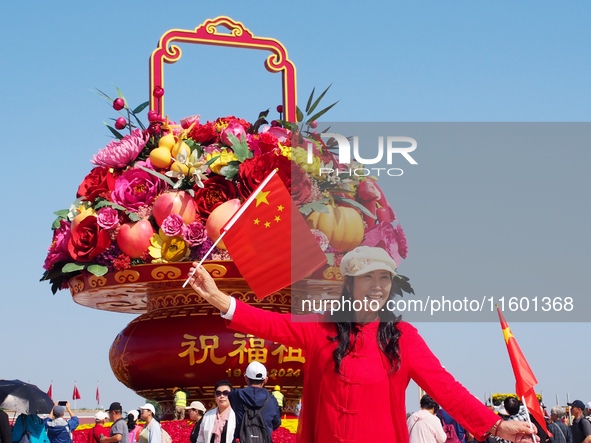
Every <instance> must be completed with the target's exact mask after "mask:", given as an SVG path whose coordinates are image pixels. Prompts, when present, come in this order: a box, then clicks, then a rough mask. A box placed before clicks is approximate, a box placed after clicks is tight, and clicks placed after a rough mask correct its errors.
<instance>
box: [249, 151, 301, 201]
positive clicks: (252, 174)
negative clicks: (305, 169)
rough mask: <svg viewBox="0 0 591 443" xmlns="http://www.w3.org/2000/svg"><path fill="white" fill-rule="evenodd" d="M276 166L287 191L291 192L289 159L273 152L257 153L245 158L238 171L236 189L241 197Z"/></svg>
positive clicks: (252, 189) (250, 191)
mask: <svg viewBox="0 0 591 443" xmlns="http://www.w3.org/2000/svg"><path fill="white" fill-rule="evenodd" d="M275 168H277V169H278V171H277V174H278V175H279V177H280V178H281V181H283V184H284V185H285V187H286V188H287V190H288V191H290V192H291V161H290V160H288V159H287V157H285V156H283V155H276V154H275V153H273V152H268V153H266V154H262V155H259V156H257V157H253V158H250V159H248V160H245V161H244V163H242V164H241V165H240V170H239V171H238V176H239V182H238V191H239V192H240V195H241V196H242V197H243V198H245V199H246V198H248V196H249V195H250V194H251V193H252V191H254V190H255V189H256V188H257V186H258V185H259V184H260V183H261V182H262V181H263V180H264V179H265V178H266V177H267V176H268V175H269V174H270V173H271V171H272V170H273V169H275Z"/></svg>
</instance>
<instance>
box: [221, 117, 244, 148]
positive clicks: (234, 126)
mask: <svg viewBox="0 0 591 443" xmlns="http://www.w3.org/2000/svg"><path fill="white" fill-rule="evenodd" d="M228 134H232V135H234V136H235V137H236V138H237V139H238V140H241V139H242V138H244V139H246V131H245V130H244V127H243V126H242V125H241V124H240V123H238V122H237V121H234V120H233V121H230V123H228V126H226V127H225V128H224V129H222V132H221V133H220V140H221V141H222V143H223V144H225V145H227V146H232V142H231V141H230V139H229V138H228Z"/></svg>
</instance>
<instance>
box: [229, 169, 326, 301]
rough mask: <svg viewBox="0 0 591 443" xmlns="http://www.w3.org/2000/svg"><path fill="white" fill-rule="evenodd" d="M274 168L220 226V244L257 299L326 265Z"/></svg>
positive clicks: (324, 258) (320, 251)
mask: <svg viewBox="0 0 591 443" xmlns="http://www.w3.org/2000/svg"><path fill="white" fill-rule="evenodd" d="M276 172H277V171H276V170H273V172H271V174H269V175H268V176H267V178H265V180H263V182H262V183H261V184H260V185H259V187H258V188H257V189H256V190H255V191H254V192H253V193H252V194H251V196H250V197H249V198H248V200H246V201H245V202H244V204H243V205H242V206H241V207H240V209H239V210H238V211H237V212H236V214H234V216H233V217H232V218H231V219H230V220H229V221H228V223H226V224H225V225H224V227H223V228H222V233H223V234H224V244H225V245H226V248H227V249H228V252H229V253H230V255H231V256H232V259H233V260H234V263H235V264H236V267H237V268H238V269H239V270H240V273H241V274H242V276H243V277H244V279H245V280H246V282H247V283H248V285H249V286H250V287H251V289H252V290H253V291H254V293H255V294H256V296H257V298H259V299H262V298H264V297H266V296H268V295H270V294H272V293H274V292H276V291H278V290H280V289H282V288H284V287H286V286H289V285H290V284H292V283H294V282H296V281H299V280H301V279H303V278H305V277H307V276H308V275H310V274H311V273H312V272H314V271H315V270H316V269H318V268H320V267H321V266H322V265H324V264H325V263H326V256H325V255H324V253H323V252H322V250H321V249H320V246H318V243H317V242H316V240H315V239H314V236H313V235H312V233H311V232H310V228H309V227H308V225H307V223H306V221H305V220H304V218H303V216H302V215H301V214H300V211H299V210H298V208H297V206H296V205H295V203H294V202H293V200H292V198H291V195H289V192H288V190H287V188H286V187H285V185H284V184H283V182H282V181H281V179H280V178H279V176H278V175H276Z"/></svg>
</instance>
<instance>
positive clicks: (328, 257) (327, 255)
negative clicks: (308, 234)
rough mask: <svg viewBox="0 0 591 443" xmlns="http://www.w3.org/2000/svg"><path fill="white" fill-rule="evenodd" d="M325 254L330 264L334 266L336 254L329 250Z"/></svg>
mask: <svg viewBox="0 0 591 443" xmlns="http://www.w3.org/2000/svg"><path fill="white" fill-rule="evenodd" d="M325 255H326V261H327V264H328V266H334V254H333V253H332V252H329V253H327V254H325Z"/></svg>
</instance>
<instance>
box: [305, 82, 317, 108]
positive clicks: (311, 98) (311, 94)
mask: <svg viewBox="0 0 591 443" xmlns="http://www.w3.org/2000/svg"><path fill="white" fill-rule="evenodd" d="M314 91H316V88H315V87H314V88H312V92H311V93H310V97H308V103H306V113H308V112H310V104H311V103H312V100H314Z"/></svg>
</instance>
